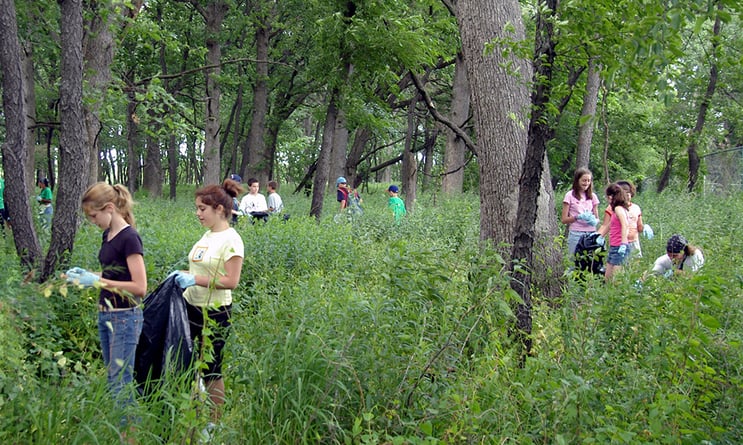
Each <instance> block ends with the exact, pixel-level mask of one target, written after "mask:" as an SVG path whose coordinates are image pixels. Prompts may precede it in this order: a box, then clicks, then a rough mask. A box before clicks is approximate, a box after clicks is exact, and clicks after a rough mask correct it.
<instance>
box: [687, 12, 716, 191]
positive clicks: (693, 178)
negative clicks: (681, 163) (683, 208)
mask: <svg viewBox="0 0 743 445" xmlns="http://www.w3.org/2000/svg"><path fill="white" fill-rule="evenodd" d="M723 9H724V6H723V5H722V2H718V3H717V16H716V17H715V25H714V27H713V29H712V52H711V55H710V59H711V62H710V64H711V66H710V69H709V82H708V83H707V90H706V91H705V92H704V97H703V98H702V102H701V103H700V104H699V112H698V113H697V122H696V125H694V130H693V131H692V133H691V142H690V143H689V147H688V148H687V149H686V153H687V155H688V156H689V182H688V184H687V191H688V192H689V193H691V192H693V191H694V186H696V184H697V181H698V179H699V165H700V158H699V152H698V149H697V145H698V144H699V139H700V138H701V136H702V131H703V130H704V122H705V120H706V119H707V110H708V109H709V104H710V102H712V96H714V94H715V88H716V87H717V77H718V74H719V71H718V68H717V57H718V53H719V46H720V39H719V37H720V31H721V30H722V21H721V20H720V13H721V12H722V11H723Z"/></svg>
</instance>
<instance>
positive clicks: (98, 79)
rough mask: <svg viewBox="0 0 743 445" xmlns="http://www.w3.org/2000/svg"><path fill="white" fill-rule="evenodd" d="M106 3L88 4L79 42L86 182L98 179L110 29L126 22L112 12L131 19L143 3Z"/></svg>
mask: <svg viewBox="0 0 743 445" xmlns="http://www.w3.org/2000/svg"><path fill="white" fill-rule="evenodd" d="M114 3H117V4H115V5H114V4H106V3H105V2H97V1H94V2H90V3H86V5H87V6H88V8H87V9H88V10H87V14H86V17H88V21H87V22H86V23H85V28H84V29H85V30H86V32H85V35H84V40H83V60H84V63H85V70H84V71H83V73H84V74H83V75H84V82H85V85H86V90H85V93H86V94H85V95H86V98H87V99H89V100H86V102H85V103H86V105H85V107H84V113H85V124H86V130H87V132H86V135H87V145H88V150H89V151H90V166H89V175H88V183H89V184H92V183H94V182H96V181H97V180H98V179H99V178H101V177H102V176H101V175H100V174H99V173H98V167H99V163H100V160H99V147H98V136H99V134H100V132H101V128H102V125H101V121H100V118H99V117H98V115H99V114H100V110H101V108H102V106H103V104H104V102H105V99H106V91H107V90H108V86H109V84H110V83H111V63H112V62H113V59H114V52H115V50H116V43H115V41H114V35H113V31H114V29H115V28H114V27H115V26H116V25H117V23H116V22H117V21H118V22H119V25H120V26H121V27H126V26H127V24H128V23H129V22H128V21H127V20H121V17H120V16H118V15H117V14H116V12H115V9H116V8H121V10H122V11H123V13H122V15H123V16H124V17H128V18H133V17H135V16H136V15H137V14H138V13H139V10H140V9H141V8H142V4H143V0H135V1H133V2H128V3H127V4H126V5H124V4H122V3H118V2H114Z"/></svg>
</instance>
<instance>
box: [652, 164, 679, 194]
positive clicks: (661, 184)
mask: <svg viewBox="0 0 743 445" xmlns="http://www.w3.org/2000/svg"><path fill="white" fill-rule="evenodd" d="M674 159H675V156H674V155H670V156H667V157H666V163H665V165H664V166H663V172H662V173H661V175H660V179H659V180H658V186H657V187H656V189H655V191H656V192H658V193H662V192H663V190H665V189H666V187H668V183H669V182H670V181H671V171H673V161H674Z"/></svg>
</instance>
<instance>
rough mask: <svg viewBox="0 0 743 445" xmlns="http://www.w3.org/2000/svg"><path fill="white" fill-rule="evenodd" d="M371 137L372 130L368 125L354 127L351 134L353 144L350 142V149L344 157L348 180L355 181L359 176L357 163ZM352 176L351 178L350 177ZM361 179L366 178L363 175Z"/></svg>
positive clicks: (359, 161)
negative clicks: (345, 157) (346, 156)
mask: <svg viewBox="0 0 743 445" xmlns="http://www.w3.org/2000/svg"><path fill="white" fill-rule="evenodd" d="M371 137H372V132H371V130H370V129H369V127H366V126H365V127H359V128H357V129H356V131H355V132H354V135H353V144H351V150H350V152H349V153H348V158H347V159H346V169H345V171H346V175H347V178H346V179H348V180H349V181H353V183H354V184H355V183H356V180H357V177H358V176H359V173H358V169H359V164H360V163H361V158H362V156H363V154H364V149H365V148H366V144H367V143H368V142H369V140H370V139H371ZM351 178H353V179H351ZM361 179H362V180H366V179H368V178H366V177H363V178H361Z"/></svg>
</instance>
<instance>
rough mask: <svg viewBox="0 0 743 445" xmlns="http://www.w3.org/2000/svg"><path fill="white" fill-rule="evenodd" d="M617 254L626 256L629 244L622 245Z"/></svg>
mask: <svg viewBox="0 0 743 445" xmlns="http://www.w3.org/2000/svg"><path fill="white" fill-rule="evenodd" d="M617 253H618V254H620V255H624V254H625V253H627V244H626V243H625V244H622V245H620V246H619V248H618V249H617Z"/></svg>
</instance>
